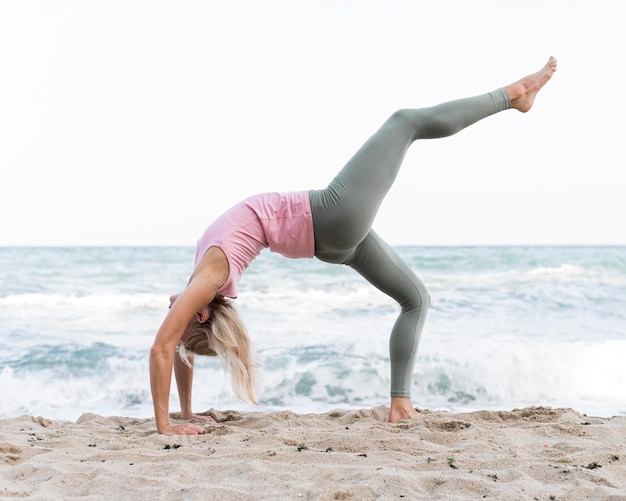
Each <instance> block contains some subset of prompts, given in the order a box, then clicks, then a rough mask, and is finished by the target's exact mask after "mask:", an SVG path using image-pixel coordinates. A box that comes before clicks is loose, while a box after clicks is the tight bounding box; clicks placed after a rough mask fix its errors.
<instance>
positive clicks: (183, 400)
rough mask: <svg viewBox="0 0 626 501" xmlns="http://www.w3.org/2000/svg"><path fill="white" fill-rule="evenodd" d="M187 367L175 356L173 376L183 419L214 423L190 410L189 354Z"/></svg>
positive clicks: (190, 380) (190, 378)
mask: <svg viewBox="0 0 626 501" xmlns="http://www.w3.org/2000/svg"><path fill="white" fill-rule="evenodd" d="M189 362H190V363H191V367H189V366H188V365H187V364H186V363H185V362H183V360H182V359H181V358H180V356H178V354H177V355H176V357H175V358H174V376H176V386H177V387H178V398H179V400H180V410H181V413H182V415H183V419H195V420H196V421H207V422H210V423H214V422H215V420H214V419H213V418H211V417H209V416H196V415H195V414H194V413H193V412H192V410H191V388H192V386H193V353H189Z"/></svg>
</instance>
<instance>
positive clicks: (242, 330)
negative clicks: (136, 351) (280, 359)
mask: <svg viewBox="0 0 626 501" xmlns="http://www.w3.org/2000/svg"><path fill="white" fill-rule="evenodd" d="M209 310H210V316H209V319H208V320H207V321H206V322H204V323H198V324H197V325H196V326H195V328H194V329H193V331H192V332H191V334H190V335H189V337H188V339H187V341H186V342H185V344H184V345H183V344H182V343H181V344H180V345H179V347H178V354H179V356H180V358H181V359H182V360H183V362H185V364H187V365H188V366H189V367H192V365H191V363H190V362H189V353H188V352H192V353H196V354H198V355H208V356H211V357H214V356H216V355H217V356H219V357H220V360H221V361H222V366H223V367H224V370H225V371H227V372H230V375H231V383H232V387H233V392H234V393H235V396H236V397H237V398H238V399H239V400H242V401H246V400H247V401H250V402H252V403H255V404H256V403H258V402H257V399H256V395H255V393H256V370H257V367H258V365H257V363H256V362H255V360H254V353H253V347H252V342H251V341H250V337H249V336H248V331H247V330H246V327H245V325H244V324H243V321H242V320H241V318H240V316H239V313H238V312H237V309H236V308H235V306H234V305H233V303H232V302H231V301H230V300H228V299H226V298H225V297H223V296H216V297H215V299H214V300H213V301H211V303H210V304H209Z"/></svg>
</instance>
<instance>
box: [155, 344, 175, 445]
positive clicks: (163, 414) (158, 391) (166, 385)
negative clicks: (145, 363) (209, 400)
mask: <svg viewBox="0 0 626 501" xmlns="http://www.w3.org/2000/svg"><path fill="white" fill-rule="evenodd" d="M172 358H173V357H172V355H171V354H169V353H167V352H165V351H163V350H160V349H155V348H154V347H153V348H152V350H151V351H150V387H151V389H152V401H153V403H154V417H155V420H156V427H157V431H158V432H159V433H164V432H165V431H166V430H167V429H168V428H169V426H170V416H169V398H170V383H171V380H172V365H173V361H172Z"/></svg>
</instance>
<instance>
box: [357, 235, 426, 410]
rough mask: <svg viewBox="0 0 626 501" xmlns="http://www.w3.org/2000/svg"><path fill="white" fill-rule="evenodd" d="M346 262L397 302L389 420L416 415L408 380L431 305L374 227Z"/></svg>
mask: <svg viewBox="0 0 626 501" xmlns="http://www.w3.org/2000/svg"><path fill="white" fill-rule="evenodd" d="M346 264H347V265H348V266H350V267H351V268H353V269H354V270H356V271H357V272H358V273H360V274H361V276H363V277H364V278H365V279H366V280H367V281H368V282H370V283H371V284H372V285H373V286H374V287H376V288H377V289H379V290H380V291H382V292H384V293H385V294H387V295H388V296H390V297H391V298H393V299H395V300H396V301H397V303H398V304H399V305H400V315H399V316H398V318H397V319H396V321H395V323H394V325H393V329H392V330H391V336H390V337H389V359H390V362H391V391H390V394H391V410H390V413H389V421H390V422H395V421H398V420H399V419H403V418H406V417H417V416H418V414H417V412H416V411H415V408H414V407H413V406H412V404H411V382H412V378H413V367H414V365H415V357H416V355H417V347H418V344H419V340H420V335H421V332H422V328H423V327H424V322H425V321H426V313H427V311H428V307H429V305H430V296H429V294H428V291H427V290H426V287H425V286H424V284H423V283H422V282H421V280H420V279H419V278H418V277H417V276H416V275H415V273H414V272H413V270H411V268H410V267H409V266H408V265H407V264H406V263H405V262H404V260H403V259H402V258H400V256H398V254H397V253H396V252H395V251H394V250H393V249H392V248H391V247H389V245H387V244H386V243H385V242H384V241H383V240H382V239H381V238H380V237H379V236H378V235H377V234H376V233H375V232H374V231H373V230H372V231H370V233H368V235H367V236H366V237H365V239H364V240H363V242H361V243H360V244H359V245H358V246H357V248H356V250H355V252H354V254H353V255H352V257H351V258H350V260H349V261H348V262H347V263H346Z"/></svg>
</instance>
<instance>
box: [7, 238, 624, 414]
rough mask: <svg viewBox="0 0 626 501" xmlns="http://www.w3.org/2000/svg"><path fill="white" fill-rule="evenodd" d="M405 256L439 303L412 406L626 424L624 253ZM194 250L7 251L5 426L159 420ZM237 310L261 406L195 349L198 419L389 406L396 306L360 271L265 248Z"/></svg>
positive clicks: (464, 251) (489, 250) (415, 250)
mask: <svg viewBox="0 0 626 501" xmlns="http://www.w3.org/2000/svg"><path fill="white" fill-rule="evenodd" d="M397 250H398V252H399V253H400V254H401V255H402V256H403V258H404V259H405V260H406V261H407V262H408V263H409V264H410V265H411V267H412V268H413V269H414V270H415V271H416V272H417V274H418V276H420V278H421V279H422V281H423V282H424V283H425V284H426V286H427V287H428V289H429V291H430V293H431V297H432V305H431V309H430V311H429V314H428V319H427V321H426V326H425V328H424V331H423V334H422V339H421V341H420V347H419V354H418V359H417V363H416V366H415V371H414V376H413V390H412V391H413V403H414V404H415V405H416V406H418V407H420V408H428V409H446V410H450V411H455V412H456V411H471V410H477V409H507V410H510V409H513V408H520V407H526V406H534V405H542V406H552V407H572V408H574V409H575V410H577V411H579V412H581V413H585V414H588V415H595V416H603V417H608V416H613V415H625V414H626V247H522V246H503V247H397ZM194 252H195V248H193V247H58V248H45V247H32V248H26V247H16V248H10V247H4V248H0V389H1V390H0V418H8V417H15V416H19V415H22V414H30V415H36V416H45V417H48V418H52V419H61V420H76V419H77V418H78V417H79V416H80V415H82V414H83V413H86V412H93V413H98V414H102V415H105V416H110V415H121V416H133V417H151V416H152V415H153V411H152V401H151V395H150V384H149V373H148V352H149V349H150V346H151V344H152V341H153V339H154V335H155V333H156V330H157V329H158V327H159V325H160V322H161V320H162V319H163V317H164V316H165V314H166V312H167V308H168V304H169V299H168V298H169V295H170V294H173V293H175V292H179V291H181V290H182V289H183V288H184V286H185V284H186V282H187V280H188V278H189V275H190V273H191V271H192V266H193V260H194ZM236 303H237V304H238V306H239V309H240V311H241V313H242V315H243V317H244V319H245V321H246V324H247V326H248V329H249V332H250V335H251V338H252V340H253V342H254V344H255V347H256V352H257V355H258V360H259V362H260V364H261V374H260V376H261V381H260V405H259V406H254V405H246V404H241V403H239V402H237V401H236V400H235V399H234V397H233V395H232V392H231V389H230V383H229V381H228V379H227V377H225V375H224V372H223V370H222V368H221V365H220V363H219V360H217V359H215V358H208V357H197V358H196V371H195V376H194V387H193V394H194V397H193V400H194V410H195V411H196V412H202V411H205V410H208V409H210V408H216V409H239V410H243V411H254V410H261V411H273V410H277V409H289V410H292V411H294V412H305V413H306V412H326V411H329V410H331V409H336V408H343V409H355V408H364V407H372V406H378V405H388V393H389V358H388V338H389V331H390V329H391V325H392V324H393V322H394V320H395V317H396V315H397V313H398V307H397V306H396V304H395V303H394V302H393V301H392V300H390V299H389V298H387V297H386V296H385V295H383V294H382V293H380V292H378V291H377V290H376V289H374V288H373V287H371V286H370V285H369V284H367V283H366V282H365V281H364V280H363V279H362V278H361V277H360V276H359V275H358V274H357V273H355V272H354V271H352V270H351V269H349V268H347V267H344V266H336V265H330V264H326V263H322V262H320V261H317V260H314V259H311V260H308V259H296V260H290V259H285V258H283V257H281V256H278V255H275V254H271V253H269V252H268V251H264V252H263V253H261V256H259V258H257V260H256V261H254V262H253V263H252V265H251V266H250V268H249V269H248V271H247V272H246V274H244V277H243V280H242V282H241V284H240V296H239V298H238V299H237V301H236ZM177 409H179V406H178V397H177V395H176V392H175V385H174V384H172V395H171V399H170V410H171V411H176V410H177Z"/></svg>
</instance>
